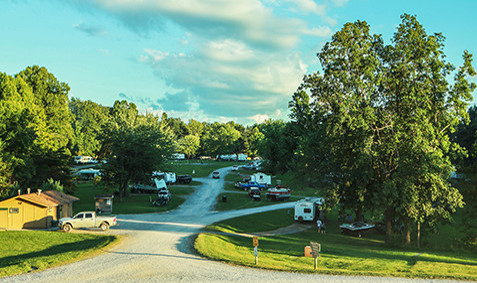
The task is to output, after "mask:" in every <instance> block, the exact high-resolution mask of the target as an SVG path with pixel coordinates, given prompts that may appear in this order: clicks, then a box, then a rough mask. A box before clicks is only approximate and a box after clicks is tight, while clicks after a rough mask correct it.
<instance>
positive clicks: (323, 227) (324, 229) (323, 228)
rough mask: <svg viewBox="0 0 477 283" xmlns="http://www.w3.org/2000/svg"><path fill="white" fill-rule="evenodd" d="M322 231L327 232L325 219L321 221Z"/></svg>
mask: <svg viewBox="0 0 477 283" xmlns="http://www.w3.org/2000/svg"><path fill="white" fill-rule="evenodd" d="M321 233H322V234H326V226H325V221H323V223H321Z"/></svg>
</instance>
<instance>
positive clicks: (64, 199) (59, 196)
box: [42, 190, 79, 204]
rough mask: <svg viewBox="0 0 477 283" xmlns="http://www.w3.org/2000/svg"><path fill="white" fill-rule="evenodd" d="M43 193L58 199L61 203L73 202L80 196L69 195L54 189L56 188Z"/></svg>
mask: <svg viewBox="0 0 477 283" xmlns="http://www.w3.org/2000/svg"><path fill="white" fill-rule="evenodd" d="M42 194H46V195H48V196H49V197H51V198H53V199H56V200H58V201H59V204H64V203H72V202H74V201H77V200H79V198H77V197H74V196H71V195H67V194H64V193H62V192H59V191H54V190H50V191H46V192H43V193H42Z"/></svg>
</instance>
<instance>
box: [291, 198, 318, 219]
mask: <svg viewBox="0 0 477 283" xmlns="http://www.w3.org/2000/svg"><path fill="white" fill-rule="evenodd" d="M324 203H325V201H324V199H323V198H306V199H301V200H299V201H297V202H296V203H295V221H299V222H303V221H314V220H315V219H318V218H321V219H322V218H323V217H324V214H323V204H324Z"/></svg>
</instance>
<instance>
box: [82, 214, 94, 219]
mask: <svg viewBox="0 0 477 283" xmlns="http://www.w3.org/2000/svg"><path fill="white" fill-rule="evenodd" d="M84 218H93V214H92V213H86V214H85V216H84Z"/></svg>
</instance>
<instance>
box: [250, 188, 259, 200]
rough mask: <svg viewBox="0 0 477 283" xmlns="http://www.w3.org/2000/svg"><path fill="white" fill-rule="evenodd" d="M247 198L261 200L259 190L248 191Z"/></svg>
mask: <svg viewBox="0 0 477 283" xmlns="http://www.w3.org/2000/svg"><path fill="white" fill-rule="evenodd" d="M248 196H249V197H251V198H252V199H253V200H261V193H260V189H259V188H257V187H253V188H251V189H250V192H249V193H248Z"/></svg>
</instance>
